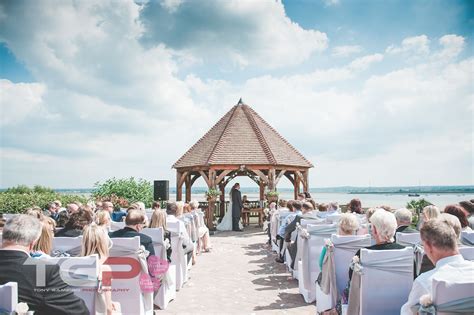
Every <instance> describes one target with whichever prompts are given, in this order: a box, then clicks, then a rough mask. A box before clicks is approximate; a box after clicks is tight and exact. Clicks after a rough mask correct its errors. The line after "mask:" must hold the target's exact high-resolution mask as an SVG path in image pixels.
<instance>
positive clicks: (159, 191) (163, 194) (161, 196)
mask: <svg viewBox="0 0 474 315" xmlns="http://www.w3.org/2000/svg"><path fill="white" fill-rule="evenodd" d="M153 188H154V189H153V200H169V199H170V181H169V180H155V181H154V185H153Z"/></svg>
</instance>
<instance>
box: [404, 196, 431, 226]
mask: <svg viewBox="0 0 474 315" xmlns="http://www.w3.org/2000/svg"><path fill="white" fill-rule="evenodd" d="M431 205H432V203H431V202H429V201H428V200H425V199H423V198H422V199H419V200H416V199H413V200H411V201H410V202H408V203H407V209H411V210H413V219H412V225H413V226H416V225H417V224H418V221H419V220H420V214H421V213H422V211H423V208H424V207H426V206H431Z"/></svg>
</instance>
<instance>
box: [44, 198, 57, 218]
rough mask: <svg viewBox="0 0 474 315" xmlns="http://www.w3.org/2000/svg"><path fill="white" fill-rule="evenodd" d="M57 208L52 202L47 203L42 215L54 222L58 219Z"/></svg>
mask: <svg viewBox="0 0 474 315" xmlns="http://www.w3.org/2000/svg"><path fill="white" fill-rule="evenodd" d="M58 210H59V208H58V207H57V205H56V204H55V203H54V202H50V203H48V206H47V207H46V210H45V211H44V213H43V214H44V215H46V216H48V217H51V218H53V219H54V220H57V219H58V212H59V211H58Z"/></svg>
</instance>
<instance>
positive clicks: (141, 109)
mask: <svg viewBox="0 0 474 315" xmlns="http://www.w3.org/2000/svg"><path fill="white" fill-rule="evenodd" d="M473 7H474V5H473V2H472V1H346V0H324V1H283V2H279V1H272V0H270V1H250V0H248V1H218V0H206V1H186V0H163V1H151V2H146V1H145V2H139V3H135V2H133V1H119V2H117V1H100V2H95V3H94V2H93V1H88V2H80V3H77V4H74V3H73V2H72V1H62V2H60V3H57V2H55V1H48V0H42V1H37V2H28V1H14V2H3V3H1V4H0V93H1V94H0V110H1V114H2V115H1V116H2V119H1V125H0V131H1V136H0V140H1V143H0V146H1V150H2V154H1V157H0V162H1V164H0V167H1V178H0V187H8V186H12V185H17V184H28V185H34V184H43V185H48V186H51V187H64V188H69V187H71V188H74V187H90V186H92V184H93V183H94V182H96V181H98V180H104V179H107V178H109V177H112V176H117V177H125V176H127V177H128V176H135V177H143V178H146V179H149V180H152V179H157V178H165V179H170V180H171V182H172V183H173V182H174V173H173V171H172V170H171V169H170V167H171V165H172V164H173V163H174V161H175V160H176V159H178V158H179V157H180V156H181V155H182V154H183V153H184V152H185V151H186V150H187V148H188V147H189V146H191V145H192V144H193V143H194V142H195V141H197V139H199V137H200V136H201V135H202V134H204V133H205V132H206V131H207V129H209V128H210V127H211V126H212V125H213V124H214V122H215V121H217V120H218V119H219V117H220V116H222V115H223V114H225V112H227V111H228V110H229V109H230V108H231V106H232V105H233V104H235V103H236V102H237V100H238V99H239V98H240V97H242V98H243V99H244V101H245V102H246V103H248V104H249V105H251V106H252V107H253V108H254V109H255V110H256V111H257V112H258V113H260V114H261V115H262V116H263V117H264V118H265V119H266V120H267V121H268V122H269V123H270V124H272V125H273V126H274V127H275V128H276V129H277V130H279V131H280V133H281V134H282V135H283V136H285V137H286V138H287V139H288V140H289V141H290V142H291V143H292V144H294V145H295V146H296V147H297V148H298V149H299V150H300V151H301V152H302V153H303V154H304V155H305V156H307V157H308V158H309V159H310V160H311V161H313V163H314V164H315V165H316V168H315V169H313V170H312V171H311V177H310V179H311V183H312V186H317V187H327V186H345V185H359V186H367V185H369V183H370V184H371V185H372V186H392V185H419V184H422V185H444V184H445V185H456V184H459V185H463V184H473V182H474V179H473V177H474V175H473V163H472V161H473V156H472V149H473V138H472V137H473V136H472V135H473V133H472V125H473V123H472V120H473V118H472V117H473V116H472V115H473V106H472V99H473V89H472V86H473V70H472V69H473V63H474V61H473V47H474V46H473V39H472V35H473V34H472V29H473V28H474V18H473V13H472V12H474V8H473ZM52 12H54V14H52ZM84 170H87V172H84ZM198 184H199V183H198ZM200 184H201V185H203V183H200ZM249 184H250V182H249ZM282 185H283V186H289V183H287V182H284V183H282Z"/></svg>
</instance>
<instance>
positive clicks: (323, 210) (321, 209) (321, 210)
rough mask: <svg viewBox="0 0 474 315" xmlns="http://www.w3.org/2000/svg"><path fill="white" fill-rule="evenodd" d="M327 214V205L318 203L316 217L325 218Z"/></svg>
mask: <svg viewBox="0 0 474 315" xmlns="http://www.w3.org/2000/svg"><path fill="white" fill-rule="evenodd" d="M328 215H329V213H328V205H327V204H325V203H320V204H319V205H318V217H320V218H321V219H325V218H327V216H328Z"/></svg>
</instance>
